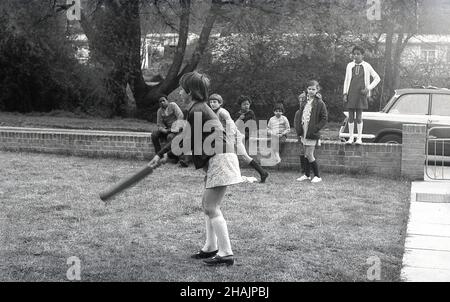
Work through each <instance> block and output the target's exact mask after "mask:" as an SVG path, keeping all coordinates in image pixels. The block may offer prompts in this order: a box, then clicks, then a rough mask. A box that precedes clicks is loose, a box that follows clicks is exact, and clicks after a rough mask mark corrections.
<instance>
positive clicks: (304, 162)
mask: <svg viewBox="0 0 450 302" xmlns="http://www.w3.org/2000/svg"><path fill="white" fill-rule="evenodd" d="M298 140H299V144H300V171H301V173H302V174H303V175H306V173H307V171H306V170H307V169H306V166H307V164H308V162H307V159H306V156H305V146H304V145H303V144H302V142H301V139H300V138H299V139H298ZM306 176H309V165H308V175H306Z"/></svg>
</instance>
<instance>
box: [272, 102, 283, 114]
mask: <svg viewBox="0 0 450 302" xmlns="http://www.w3.org/2000/svg"><path fill="white" fill-rule="evenodd" d="M275 110H280V111H281V112H284V106H283V104H282V103H277V104H275V106H273V111H275Z"/></svg>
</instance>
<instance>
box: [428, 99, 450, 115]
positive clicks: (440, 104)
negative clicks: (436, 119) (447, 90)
mask: <svg viewBox="0 0 450 302" xmlns="http://www.w3.org/2000/svg"><path fill="white" fill-rule="evenodd" d="M431 114H434V115H443V116H450V95H447V94H434V95H433V99H432V103H431Z"/></svg>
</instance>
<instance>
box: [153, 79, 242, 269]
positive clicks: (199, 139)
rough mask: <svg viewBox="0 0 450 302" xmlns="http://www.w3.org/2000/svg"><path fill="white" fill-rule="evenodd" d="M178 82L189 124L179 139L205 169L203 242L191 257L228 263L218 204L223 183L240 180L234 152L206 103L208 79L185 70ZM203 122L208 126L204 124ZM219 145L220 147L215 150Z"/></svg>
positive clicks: (228, 251)
mask: <svg viewBox="0 0 450 302" xmlns="http://www.w3.org/2000/svg"><path fill="white" fill-rule="evenodd" d="M180 86H181V88H182V89H181V90H180V95H181V98H182V99H183V101H184V102H185V103H186V104H187V105H188V113H187V122H188V124H189V125H190V135H189V133H188V131H186V132H183V133H182V134H181V135H183V139H184V138H186V140H187V141H191V142H192V144H191V151H192V154H193V162H194V165H195V168H196V169H200V168H203V169H204V170H205V172H206V177H205V190H204V193H203V198H202V206H203V211H204V213H205V224H206V242H205V245H204V246H203V247H202V248H201V249H200V250H199V251H198V252H197V253H195V254H193V255H192V256H191V258H194V259H204V260H203V261H204V263H205V264H206V265H210V266H213V265H232V264H233V263H234V257H233V251H232V250H231V243H230V238H229V236H228V228H227V223H226V221H225V219H224V217H223V215H222V211H221V210H220V204H221V202H222V200H223V198H224V196H225V192H226V189H227V186H229V185H233V184H237V183H240V182H242V177H241V172H240V170H239V161H238V158H237V156H236V154H235V153H234V146H233V142H230V141H229V140H228V138H227V136H226V135H225V133H224V129H223V127H222V124H221V123H220V121H219V119H218V118H217V115H216V114H215V113H214V112H213V111H212V110H211V108H210V107H209V106H208V105H207V102H208V88H209V79H208V78H207V77H206V76H205V75H203V74H200V73H198V72H189V73H186V74H184V75H183V76H182V77H181V79H180ZM199 122H200V125H201V128H199V127H198V126H196V127H194V124H198V123H199ZM205 125H207V126H211V127H205ZM197 128H199V129H197ZM207 129H211V130H207ZM210 136H215V137H216V138H215V139H214V142H215V147H214V150H213V151H214V152H213V154H212V155H210V152H209V151H208V150H207V149H206V148H205V146H204V145H205V143H206V142H205V141H207V140H209V139H210ZM184 142H185V141H184V140H183V143H184ZM200 144H201V145H200ZM218 146H219V147H218ZM171 148H172V144H167V145H166V146H164V148H163V149H161V151H159V152H158V154H157V155H155V157H154V158H153V159H152V160H151V161H150V163H149V165H155V164H158V163H160V160H161V158H162V156H163V155H164V154H165V153H167V152H168V151H170V150H171ZM219 148H221V150H218V149H219ZM230 150H231V151H230Z"/></svg>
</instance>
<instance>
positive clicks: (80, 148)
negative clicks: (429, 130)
mask: <svg viewBox="0 0 450 302" xmlns="http://www.w3.org/2000/svg"><path fill="white" fill-rule="evenodd" d="M0 150H6V151H26V152H42V153H55V154H67V155H76V156H90V157H116V158H131V159H133V158H134V159H139V160H144V159H150V158H151V157H152V156H153V154H154V148H153V145H152V143H151V133H146V132H110V131H91V130H66V129H38V128H13V127H0ZM315 155H316V158H317V160H318V163H319V164H320V167H321V170H322V171H328V172H359V173H363V174H364V173H371V174H378V175H387V176H394V177H395V176H400V173H401V165H402V146H401V145H391V144H363V145H361V146H358V145H346V144H343V143H341V142H336V141H323V142H322V145H321V146H320V147H318V148H317V149H316V152H315ZM281 157H282V163H281V164H280V165H279V166H277V167H276V169H300V158H299V144H298V142H297V140H293V139H288V141H287V142H286V144H285V146H284V149H283V151H282V153H281Z"/></svg>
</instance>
